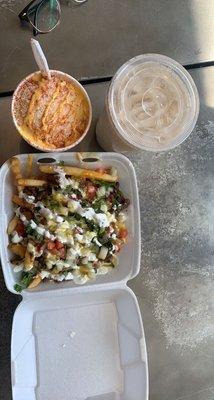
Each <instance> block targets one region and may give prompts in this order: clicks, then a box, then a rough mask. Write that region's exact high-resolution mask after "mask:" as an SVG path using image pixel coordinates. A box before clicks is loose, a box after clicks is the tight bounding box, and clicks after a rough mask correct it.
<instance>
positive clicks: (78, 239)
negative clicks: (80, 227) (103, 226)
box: [75, 233, 84, 243]
mask: <svg viewBox="0 0 214 400" xmlns="http://www.w3.org/2000/svg"><path fill="white" fill-rule="evenodd" d="M75 239H76V240H77V241H78V242H80V243H83V239H84V237H83V235H80V234H79V233H76V235H75Z"/></svg>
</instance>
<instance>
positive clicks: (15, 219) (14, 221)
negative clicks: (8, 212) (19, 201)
mask: <svg viewBox="0 0 214 400" xmlns="http://www.w3.org/2000/svg"><path fill="white" fill-rule="evenodd" d="M18 220H19V219H18V217H17V216H16V215H15V217H13V218H12V219H11V221H10V222H9V224H8V227H7V234H8V235H11V233H13V231H14V230H15V227H16V225H17V222H18Z"/></svg>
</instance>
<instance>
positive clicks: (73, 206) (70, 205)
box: [68, 200, 80, 212]
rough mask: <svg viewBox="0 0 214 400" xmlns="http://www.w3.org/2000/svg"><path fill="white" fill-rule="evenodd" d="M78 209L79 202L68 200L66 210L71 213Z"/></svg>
mask: <svg viewBox="0 0 214 400" xmlns="http://www.w3.org/2000/svg"><path fill="white" fill-rule="evenodd" d="M79 207H80V202H79V201H76V200H69V202H68V208H69V210H70V211H71V212H75V211H77V209H78V208H79Z"/></svg>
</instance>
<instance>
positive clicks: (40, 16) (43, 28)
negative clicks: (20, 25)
mask: <svg viewBox="0 0 214 400" xmlns="http://www.w3.org/2000/svg"><path fill="white" fill-rule="evenodd" d="M60 17H61V8H60V4H59V1H58V0H33V1H31V2H30V3H29V4H28V5H27V6H26V7H25V8H24V9H23V10H22V11H21V12H20V13H19V18H20V21H22V22H28V23H30V24H31V25H32V27H33V34H34V36H36V35H37V34H38V33H48V32H51V31H52V30H53V29H54V28H55V27H56V26H57V25H58V24H59V22H60Z"/></svg>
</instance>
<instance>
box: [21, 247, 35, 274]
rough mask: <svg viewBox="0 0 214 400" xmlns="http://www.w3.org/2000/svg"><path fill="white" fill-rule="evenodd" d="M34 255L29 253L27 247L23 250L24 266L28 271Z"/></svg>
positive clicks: (31, 266) (31, 265)
mask: <svg viewBox="0 0 214 400" xmlns="http://www.w3.org/2000/svg"><path fill="white" fill-rule="evenodd" d="M34 259H35V257H34V255H33V254H31V253H30V252H29V251H28V249H27V250H26V252H25V259H24V266H25V270H26V271H30V270H31V269H32V268H33V263H34Z"/></svg>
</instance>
